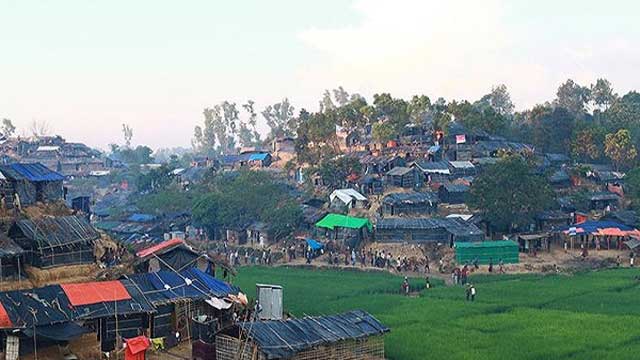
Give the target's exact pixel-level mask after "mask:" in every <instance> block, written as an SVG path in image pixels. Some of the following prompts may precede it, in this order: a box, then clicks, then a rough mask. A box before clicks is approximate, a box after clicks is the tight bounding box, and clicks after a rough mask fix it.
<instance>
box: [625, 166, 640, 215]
mask: <svg viewBox="0 0 640 360" xmlns="http://www.w3.org/2000/svg"><path fill="white" fill-rule="evenodd" d="M624 185H625V189H624V194H625V197H628V198H629V199H631V203H632V205H633V207H634V208H635V209H636V211H637V210H638V209H640V168H639V167H636V168H633V169H631V170H630V171H629V172H627V174H626V175H625V177H624Z"/></svg>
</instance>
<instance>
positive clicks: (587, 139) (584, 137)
mask: <svg viewBox="0 0 640 360" xmlns="http://www.w3.org/2000/svg"><path fill="white" fill-rule="evenodd" d="M603 142H604V129H603V128H601V127H596V126H591V127H587V128H584V129H581V130H578V131H576V132H575V133H574V136H573V141H572V142H571V155H573V157H574V158H575V159H579V160H583V161H589V160H596V159H599V158H600V156H601V155H602V143H603Z"/></svg>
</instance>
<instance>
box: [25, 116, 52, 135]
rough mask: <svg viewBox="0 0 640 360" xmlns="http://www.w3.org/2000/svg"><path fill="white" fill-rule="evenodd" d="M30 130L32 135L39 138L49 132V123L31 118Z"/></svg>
mask: <svg viewBox="0 0 640 360" xmlns="http://www.w3.org/2000/svg"><path fill="white" fill-rule="evenodd" d="M30 130H31V135H33V137H35V138H41V137H44V136H48V135H49V134H51V125H50V124H49V123H48V122H47V121H40V120H33V121H32V122H31V126H30Z"/></svg>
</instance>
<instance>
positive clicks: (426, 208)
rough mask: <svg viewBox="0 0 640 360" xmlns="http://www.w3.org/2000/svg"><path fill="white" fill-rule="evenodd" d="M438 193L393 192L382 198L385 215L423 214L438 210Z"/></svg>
mask: <svg viewBox="0 0 640 360" xmlns="http://www.w3.org/2000/svg"><path fill="white" fill-rule="evenodd" d="M439 202H440V200H439V199H438V194H436V193H434V192H409V193H394V194H389V195H387V196H385V197H384V198H383V199H382V213H383V214H385V215H392V216H393V215H400V214H403V215H420V214H422V215H424V214H433V213H435V212H437V211H438V203H439Z"/></svg>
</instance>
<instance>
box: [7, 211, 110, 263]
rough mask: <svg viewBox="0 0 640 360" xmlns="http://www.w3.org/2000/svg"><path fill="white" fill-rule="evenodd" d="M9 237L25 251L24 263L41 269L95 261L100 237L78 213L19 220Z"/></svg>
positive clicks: (10, 230)
mask: <svg viewBox="0 0 640 360" xmlns="http://www.w3.org/2000/svg"><path fill="white" fill-rule="evenodd" d="M9 237H10V238H11V239H13V240H14V241H15V242H16V243H17V244H18V245H19V246H20V247H21V248H22V249H24V250H25V262H26V263H27V264H29V265H33V266H35V267H39V268H48V267H54V266H63V265H76V264H91V263H94V262H95V258H94V253H93V252H94V241H95V240H96V239H98V238H99V237H100V234H98V232H97V231H96V229H95V228H94V227H93V226H91V225H90V224H89V223H88V222H87V220H85V219H83V218H80V217H77V216H60V217H52V218H48V217H47V218H40V219H26V220H18V221H16V222H15V223H14V224H13V225H12V226H11V228H10V229H9Z"/></svg>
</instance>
